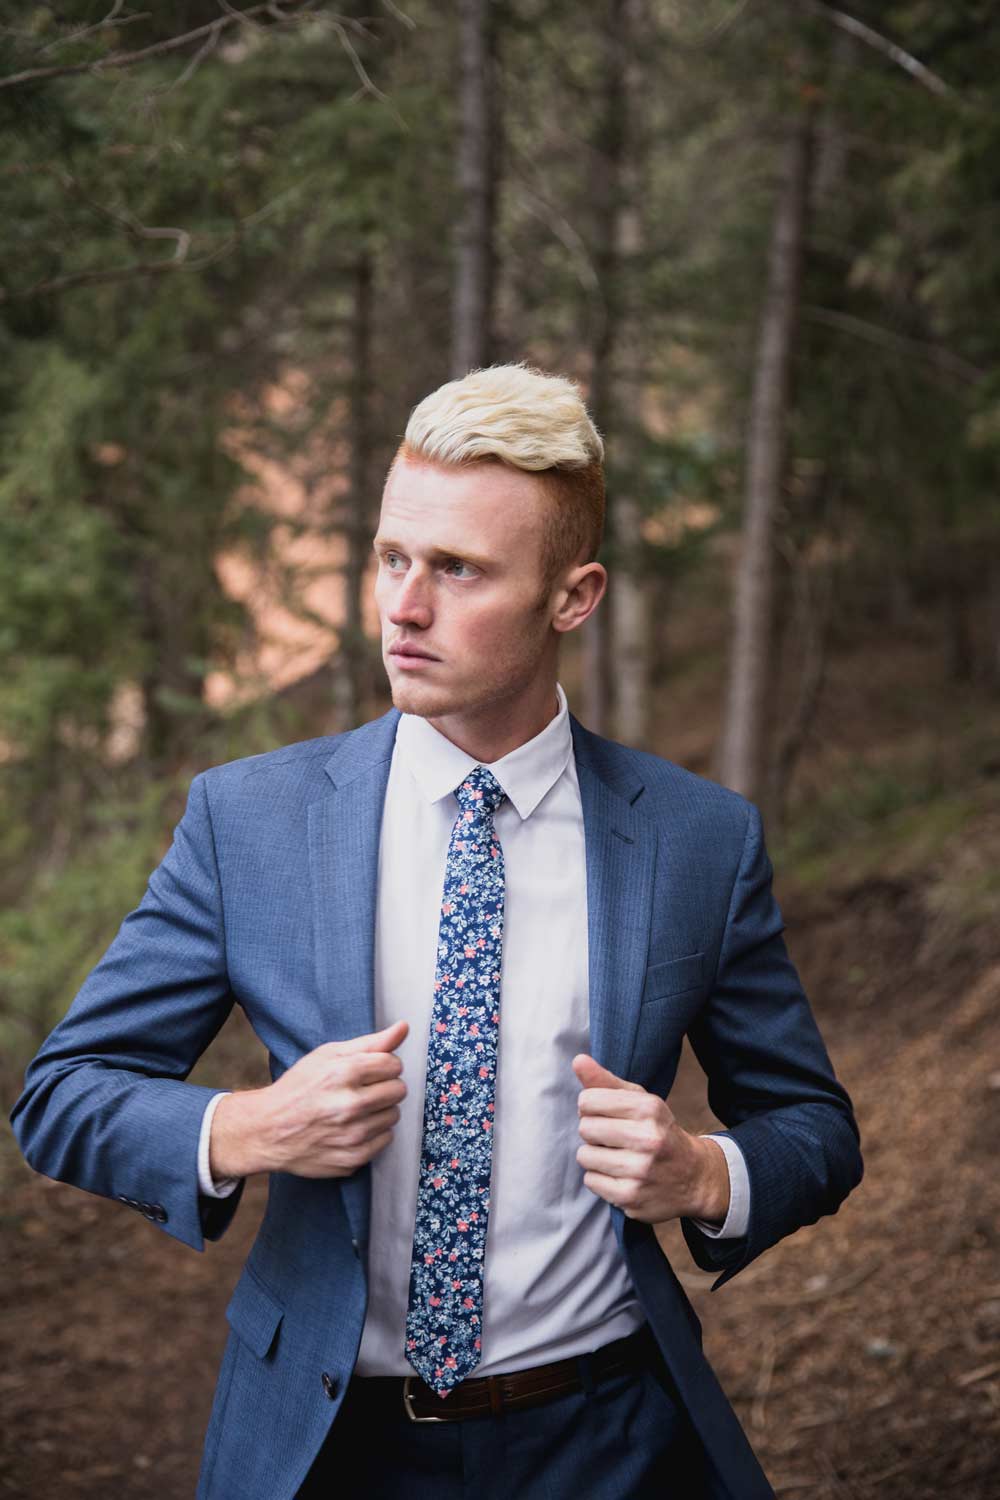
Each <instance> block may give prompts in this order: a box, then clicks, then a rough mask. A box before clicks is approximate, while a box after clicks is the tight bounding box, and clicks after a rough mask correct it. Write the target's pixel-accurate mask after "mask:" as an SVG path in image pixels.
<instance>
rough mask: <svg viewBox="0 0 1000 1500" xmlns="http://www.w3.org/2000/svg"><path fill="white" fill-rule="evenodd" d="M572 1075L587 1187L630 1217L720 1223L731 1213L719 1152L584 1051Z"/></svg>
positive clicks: (656, 1101)
mask: <svg viewBox="0 0 1000 1500" xmlns="http://www.w3.org/2000/svg"><path fill="white" fill-rule="evenodd" d="M573 1072H574V1073H575V1074H576V1076H577V1078H578V1079H579V1080H580V1082H581V1083H582V1084H583V1089H582V1091H581V1093H580V1097H579V1099H578V1101H577V1103H578V1107H579V1110H580V1135H581V1136H582V1137H583V1141H584V1144H583V1145H582V1146H581V1147H580V1148H579V1150H578V1151H577V1153H576V1159H577V1161H578V1162H579V1163H580V1165H581V1167H583V1168H585V1171H584V1174H583V1181H584V1184H585V1186H587V1187H588V1188H590V1190H591V1192H592V1193H596V1194H597V1196H598V1197H599V1198H604V1199H605V1200H606V1201H607V1202H608V1203H613V1204H615V1205H616V1206H617V1207H618V1208H621V1209H623V1210H624V1212H625V1216H626V1218H629V1219H642V1220H643V1221H644V1222H645V1223H647V1224H658V1223H661V1222H662V1221H663V1220H665V1219H679V1218H681V1217H684V1218H691V1219H704V1220H706V1221H707V1222H709V1223H712V1222H713V1221H716V1222H718V1223H720V1224H721V1223H722V1222H723V1220H724V1219H725V1217H726V1213H727V1211H728V1208H729V1168H728V1167H727V1165H726V1158H725V1154H724V1153H723V1150H722V1148H721V1146H719V1145H717V1143H716V1142H715V1141H713V1140H711V1139H709V1137H707V1136H697V1135H689V1134H688V1132H687V1131H686V1130H682V1129H681V1127H680V1126H679V1125H678V1123H677V1121H676V1120H675V1119H674V1115H673V1111H672V1110H671V1109H670V1107H669V1105H668V1104H667V1102H666V1100H664V1099H660V1098H659V1097H658V1096H657V1095H656V1094H650V1093H648V1092H647V1090H646V1089H644V1088H642V1087H641V1086H640V1085H639V1084H638V1083H629V1082H628V1081H627V1079H624V1078H618V1077H616V1075H615V1074H614V1073H609V1072H608V1070H607V1068H602V1067H601V1065H600V1063H598V1062H595V1061H594V1059H593V1058H592V1057H588V1055H587V1054H586V1053H585V1052H580V1053H578V1054H577V1056H576V1057H574V1059H573Z"/></svg>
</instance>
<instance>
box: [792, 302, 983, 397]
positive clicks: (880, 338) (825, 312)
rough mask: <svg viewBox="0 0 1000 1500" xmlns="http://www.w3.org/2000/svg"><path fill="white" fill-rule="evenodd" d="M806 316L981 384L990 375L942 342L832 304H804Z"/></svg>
mask: <svg viewBox="0 0 1000 1500" xmlns="http://www.w3.org/2000/svg"><path fill="white" fill-rule="evenodd" d="M802 316H803V318H806V319H807V320H808V321H809V322H810V323H823V324H825V326H826V327H827V328H836V329H839V330H840V332H841V333H851V334H854V336H855V337H856V338H860V339H864V340H865V341H866V342H867V343H869V344H878V345H879V346H880V347H881V348H883V349H892V350H894V351H895V352H896V353H897V354H912V355H916V357H917V358H918V359H922V360H924V361H925V362H926V363H927V364H931V365H936V366H937V368H938V369H939V370H945V371H947V373H948V374H949V375H954V376H956V377H957V378H958V379H959V380H963V381H965V383H966V384H967V385H977V384H978V383H979V381H980V380H984V379H985V378H986V371H985V370H982V369H980V368H979V366H978V365H974V364H972V362H971V361H970V360H967V359H963V358H962V356H961V355H960V354H955V353H953V352H952V350H951V349H942V348H941V347H940V345H938V344H927V343H925V342H924V341H923V340H922V339H911V338H908V337H907V335H906V334H902V333H894V332H893V331H892V329H891V328H881V327H880V326H879V325H878V324H877V323H868V322H866V321H865V319H864V318H856V317H855V316H854V315H853V314H852V313H845V312H837V311H835V310H834V309H833V308H829V307H803V309H802Z"/></svg>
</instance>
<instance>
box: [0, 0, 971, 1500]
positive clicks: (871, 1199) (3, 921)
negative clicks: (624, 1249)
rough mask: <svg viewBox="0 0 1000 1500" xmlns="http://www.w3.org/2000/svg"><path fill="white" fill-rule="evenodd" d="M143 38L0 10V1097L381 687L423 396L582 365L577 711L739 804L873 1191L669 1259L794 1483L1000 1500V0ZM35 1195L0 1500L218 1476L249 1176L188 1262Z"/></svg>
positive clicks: (6, 1399)
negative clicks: (116, 950) (263, 781)
mask: <svg viewBox="0 0 1000 1500" xmlns="http://www.w3.org/2000/svg"><path fill="white" fill-rule="evenodd" d="M140 5H141V0H133V3H129V4H126V3H124V0H101V3H100V4H89V3H72V0H67V3H63V4H52V5H49V4H32V3H28V4H20V5H17V6H15V5H13V4H11V3H9V0H4V3H2V4H0V121H2V128H3V140H4V150H3V154H2V160H0V184H2V195H3V203H2V213H0V266H2V290H0V459H2V462H0V657H2V672H0V799H2V818H0V851H2V868H0V1084H2V1087H3V1099H4V1104H5V1111H8V1110H9V1109H10V1107H11V1105H12V1104H13V1101H14V1099H15V1098H16V1097H17V1094H18V1092H19V1090H20V1082H21V1076H22V1072H23V1068H24V1065H25V1063H26V1062H27V1060H28V1059H29V1058H30V1057H31V1056H32V1054H33V1053H34V1051H35V1049H36V1048H37V1047H38V1045H39V1044H40V1042H41V1041H42V1039H43V1038H44V1037H45V1035H46V1034H47V1032H48V1031H49V1030H50V1028H51V1027H52V1025H53V1024H54V1023H55V1022H56V1021H57V1020H58V1018H59V1017H60V1016H61V1015H62V1014H63V1012H64V1011H65V1010H66V1008H67V1007H68V1005H69V1003H70V1001H71V1000H72V998H73V996H74V994H75V993H76V990H77V988H78V987H79V985H80V983H81V982H82V980H83V979H84V977H85V976H86V974H87V973H88V971H89V970H90V968H91V967H92V966H93V965H94V963H96V961H97V960H98V959H99V957H100V956H101V954H102V953H103V951H104V949H105V948H106V946H107V944H108V943H109V942H110V940H111V938H112V937H113V936H114V934H115V932H116V931H117V928H118V924H119V923H120V921H121V919H122V917H123V916H124V915H125V913H126V912H127V911H128V910H130V909H131V908H132V907H134V906H135V905H136V904H137V902H138V901H139V899H140V897H141V895H142V893H143V890H144V887H145V882H146V878H147V876H148V874H149V872H150V870H151V869H152V868H153V867H154V866H155V864H156V863H157V862H158V861H159V859H160V858H161V857H162V855H163V853H164V851H165V849H166V847H167V845H168V844H169V841H170V836H171V829H172V827H173V825H174V824H175V823H176V821H177V819H178V817H179V815H180V812H181V811H182V809H183V805H184V799H185V795H186V791H187V787H188V785H189V783H190V780H191V778H192V776H193V775H194V774H195V773H196V772H197V771H198V770H200V769H202V768H203V767H205V766H209V765H214V764H218V763H219V762H221V761H225V760H230V759H233V758H235V757H237V756H240V755H245V754H252V753H255V752H258V751H262V750H267V749H270V748H273V747H275V746H277V745H281V744H284V743H287V742H289V741H292V740H297V739H305V738H309V737H311V736H313V735H322V734H330V733H334V732H336V731H338V730H340V729H343V728H347V727H350V726H351V725H353V724H356V723H359V722H362V721H363V720H364V719H366V718H369V717H371V716H372V715H374V714H376V713H378V712H381V711H382V710H383V709H384V708H385V707H386V706H387V705H388V698H387V693H386V683H385V678H384V675H383V672H382V670H381V664H380V655H379V651H378V645H377V637H376V632H375V628H374V625H375V621H374V612H373V609H372V605H371V600H370V585H371V574H370V560H371V536H372V533H373V530H374V523H375V519H376V517H377V513H378V506H379V499H380V492H381V486H382V482H383V478H384V474H385V470H386V467H387V464H388V461H389V459H390V457H391V455H392V453H393V451H394V449H395V447H396V445H397V443H398V441H399V439H400V436H401V434H402V430H403V428H404V426H405V422H406V418H407V415H408V413H409V410H410V408H411V407H412V405H413V404H414V403H415V402H416V401H417V400H419V399H420V398H421V397H422V396H423V395H425V394H426V393H427V392H428V391H430V390H431V389H433V388H434V387H435V386H437V385H438V384H440V383H441V382H442V381H444V380H446V379H448V378H449V377H451V376H452V375H457V374H462V373H464V372H465V371H466V370H468V369H469V368H471V367H473V366H476V365H481V364H490V363H498V362H508V361H513V360H526V361H528V362H529V363H532V364H536V365H538V366H540V367H542V368H544V369H547V370H552V371H557V372H560V373H565V374H569V375H572V376H574V377H576V378H577V379H579V380H580V382H581V384H582V385H583V387H584V390H585V392H586V394H587V398H588V401H589V404H590V407H591V410H592V412H593V414H594V417H595V420H596V421H597V423H598V425H599V427H600V429H601V431H602V432H603V434H604V436H605V439H606V443H607V450H608V485H609V525H608V534H607V540H606V544H605V547H604V550H603V552H602V559H603V560H604V561H606V562H607V564H608V566H609V568H610V570H611V574H612V586H611V590H610V594H609V598H608V601H607V605H606V607H604V608H603V611H602V613H601V615H600V618H599V620H598V622H597V628H595V629H594V630H593V631H590V632H589V633H588V634H586V635H585V636H584V638H583V639H580V640H575V639H573V640H571V641H570V642H568V643H567V645H568V649H567V650H566V656H565V661H564V665H563V674H562V676H563V681H564V683H565V685H566V687H567V691H568V693H569V696H570V702H571V706H572V707H573V709H574V711H575V712H576V713H577V715H578V716H579V717H580V718H581V719H582V720H583V721H584V722H585V723H586V724H588V725H589V727H591V728H593V729H596V730H599V731H601V732H603V733H605V734H609V735H612V736H613V737H615V738H619V739H622V740H624V741H626V742H627V743H630V744H634V745H639V746H644V747H647V748H650V749H654V750H656V751H657V752H659V753H660V754H662V755H666V756H668V757H670V758H671V759H674V760H677V761H679V762H681V763H682V764H684V765H686V766H688V767H690V768H691V769H692V770H694V771H696V772H699V773H700V774H702V775H707V776H710V777H712V778H714V779H716V780H719V781H722V782H724V783H726V784H727V785H730V786H733V787H736V788H737V789H739V790H740V791H742V792H744V793H745V794H746V795H748V796H750V797H751V798H753V799H754V800H755V801H756V802H757V803H758V804H759V805H760V807H761V808H762V810H763V812H764V816H765V826H766V828H767V836H768V845H769V848H770V850H771V854H772V858H773V860H774V864H775V869H776V890H777V893H778V897H779V900H780V903H781V906H782V911H783V914H784V917H785V921H786V924H787V931H786V940H787V942H788V945H789V948H790V951H791V953H792V956H793V958H794V959H795V961H796V963H797V965H798V967H799V969H800V972H801V974H802V976H803V980H804V982H805V984H806V988H807V990H808V992H809V993H810V996H811V997H812V1000H813V1004H814V1007H815V1010H816V1012H817V1015H818V1018H819V1021H820V1024H821V1027H822V1029H823V1032H824V1035H825V1037H826V1039H827V1042H828V1045H829V1048H830V1051H831V1054H832V1057H833V1060H834V1063H835V1065H836V1067H837V1070H838V1072H839V1074H840V1076H841V1078H842V1079H843V1081H844V1083H845V1084H846V1085H847V1087H848V1089H849V1090H850V1092H851V1094H852V1096H853V1098H854V1101H855V1104H856V1107H857V1112H858V1116H859V1120H860V1123H861V1128H862V1137H863V1145H864V1147H865V1156H866V1164H867V1173H866V1178H865V1181H864V1183H863V1185H862V1187H861V1188H860V1189H859V1190H858V1191H857V1192H856V1193H855V1194H854V1195H853V1196H852V1197H851V1199H850V1200H849V1201H848V1203H847V1204H846V1205H845V1206H844V1208H843V1209H842V1210H841V1211H840V1213H838V1214H837V1215H836V1216H835V1218H833V1219H830V1220H826V1221H825V1222H823V1223H821V1224H820V1225H819V1226H817V1227H814V1228H809V1229H806V1230H803V1231H801V1232H800V1233H799V1234H797V1235H795V1236H793V1237H792V1238H791V1239H789V1240H787V1241H785V1242H784V1243H783V1244H782V1245H781V1246H779V1247H777V1248H776V1249H774V1250H772V1251H771V1252H770V1253H769V1254H768V1255H767V1256H766V1257H764V1258H762V1259H761V1260H760V1261H758V1262H756V1263H755V1264H754V1266H752V1267H751V1268H750V1269H749V1270H748V1271H747V1272H745V1273H744V1274H743V1275H741V1276H740V1277H739V1278H737V1280H736V1281H735V1282H734V1283H733V1284H732V1285H729V1286H727V1287H726V1288H725V1289H724V1291H722V1292H721V1293H720V1294H719V1295H718V1296H714V1297H711V1296H710V1295H709V1293H708V1286H709V1284H710V1279H709V1278H707V1277H705V1276H703V1275H702V1273H700V1272H698V1271H697V1270H696V1269H695V1267H694V1266H693V1263H692V1262H691V1260H690V1257H689V1256H688V1255H687V1252H686V1249H685V1248H684V1246H683V1243H682V1241H681V1240H680V1237H679V1236H678V1235H676V1234H675V1233H674V1231H673V1229H670V1228H667V1229H665V1230H664V1231H663V1235H662V1241H663V1245H664V1249H665V1251H666V1253H667V1254H669V1255H670V1257H671V1259H672V1261H673V1263H674V1264H675V1266H676V1267H677V1269H678V1271H679V1273H680V1275H681V1277H682V1279H683V1280H684V1282H685V1284H686V1286H687V1287H688V1288H689V1290H690V1293H691V1296H692V1298H693V1300H694V1302H695V1305H696V1307H697V1309H698V1311H699V1313H700V1314H701V1316H702V1318H703V1320H704V1322H705V1325H706V1347H707V1348H708V1351H709V1353H710V1356H711V1358H712V1360H713V1363H714V1364H715V1367H716V1369H717V1370H718V1372H719V1374H720V1377H721V1378H722V1380H723V1383H724V1385H725V1386H726V1388H727V1390H728V1391H729V1393H730V1395H731V1397H732V1399H733V1400H734V1402H735V1404H736V1407H737V1410H738V1412H739V1414H740V1417H741V1419H742V1421H743V1422H744V1424H745V1425H746V1427H747V1430H748V1433H749V1435H750V1438H751V1441H752V1442H753V1444H754V1446H755V1448H756V1449H757V1451H758V1453H759V1454H760V1456H761V1458H762V1460H763V1462H764V1464H765V1466H766V1468H767V1470H768V1473H769V1475H770V1477H771V1479H772V1482H773V1484H774V1485H775V1488H776V1489H777V1491H778V1493H779V1494H780V1495H781V1496H782V1497H789V1500H794V1497H799V1496H802V1497H808V1500H812V1497H830V1500H843V1497H856V1500H868V1497H874V1496H876V1495H877V1496H879V1497H889V1500H897V1497H898V1500H935V1497H941V1496H948V1495H962V1496H963V1497H965V1500H989V1497H997V1496H1000V1442H998V1440H1000V1257H998V1253H997V1247H998V1238H1000V1234H998V1211H1000V1182H998V1176H997V1172H996V1156H997V1150H998V1147H1000V1127H998V1108H1000V1051H998V1041H1000V1024H998V1001H1000V489H998V478H1000V462H998V460H1000V317H998V305H1000V92H998V77H1000V5H998V4H997V3H995V0H951V3H940V0H937V3H931V0H899V3H892V0H883V3H880V4H875V3H874V0H857V3H856V4H853V5H852V7H851V9H850V11H849V12H846V11H842V10H839V9H837V8H835V7H833V6H831V5H827V4H824V3H821V0H768V3H764V0H701V3H699V4H694V3H684V0H595V3H594V4H592V5H579V4H569V3H567V0H547V3H542V0H492V3H491V0H456V3H454V4H443V5H442V4H431V3H430V0H399V3H396V0H381V3H379V0H368V3H367V4H366V5H355V4H353V3H352V0H343V3H342V4H340V5H338V6H337V7H335V8H334V7H331V6H329V5H326V4H323V3H319V0H316V3H312V4H310V3H296V0H274V3H270V4H251V3H247V4H244V5H242V6H241V7H237V5H236V4H234V3H233V4H231V3H229V0H183V3H176V4H172V5H170V6H152V7H149V8H147V9H141V8H140ZM193 1076H194V1077H195V1078H196V1079H197V1081H200V1082H207V1083H212V1084H213V1085H225V1086H227V1087H232V1086H237V1085H246V1084H254V1083H264V1082H266V1081H267V1072H266V1065H265V1060H264V1058H263V1055H262V1050H261V1048H260V1046H259V1044H258V1043H257V1042H256V1039H255V1038H254V1037H253V1035H252V1033H251V1032H250V1031H249V1028H248V1027H247V1026H246V1023H245V1022H244V1020H243V1018H242V1015H241V1013H240V1012H239V1011H238V1010H237V1011H236V1012H235V1013H234V1015H233V1017H232V1019H231V1020H230V1022H229V1023H227V1026H226V1027H225V1029H224V1030H223V1032H222V1033H221V1035H220V1036H219V1038H218V1039H217V1041H216V1042H215V1044H214V1045H213V1047H212V1049H211V1051H210V1053H209V1055H207V1056H206V1058H205V1059H204V1060H203V1061H202V1062H200V1063H199V1064H198V1067H197V1069H196V1072H195V1074H194V1075H193ZM671 1104H672V1105H673V1107H674V1109H675V1112H676V1113H677V1114H678V1116H679V1117H680V1118H681V1120H682V1123H684V1124H686V1125H687V1126H688V1127H689V1128H692V1129H694V1128H704V1127H705V1126H706V1125H707V1124H709V1123H710V1117H709V1116H708V1114H707V1111H706V1106H705V1104H704V1087H703V1080H702V1078H701V1075H700V1074H699V1072H698V1070H697V1067H696V1065H691V1064H686V1065H685V1068H684V1069H683V1070H682V1074H681V1077H680V1079H679V1081H678V1084H677V1087H676V1089H675V1091H674V1094H673V1095H672V1096H671ZM0 1174H2V1176H0V1188H2V1191H0V1230H2V1235H3V1259H4V1264H5V1275H4V1277H3V1278H2V1283H0V1307H2V1316H3V1327H4V1331H5V1335H6V1338H5V1344H6V1351H7V1352H6V1357H5V1359H4V1360H3V1362H2V1365H0V1431H2V1433H3V1436H2V1437H0V1492H2V1493H8V1494H13V1495H21V1496H42V1495H48V1494H50V1493H58V1494H60V1495H65V1496H88V1497H103V1496H105V1495H107V1494H110V1493H114V1494H115V1495H116V1496H118V1497H130V1496H133V1495H134V1496H139V1495H145V1494H146V1493H147V1492H148V1490H149V1488H150V1486H151V1485H155V1486H156V1489H157V1491H158V1493H159V1495H160V1496H161V1497H162V1500H174V1497H176V1500H180V1497H183V1496H188V1495H190V1494H192V1493H193V1490H194V1482H195V1475H196V1472H197V1466H198V1459H199V1454H200V1447H201V1440H202V1437H203V1435H204V1428H205V1424H206V1422H207V1419H208V1411H209V1405H210V1402H211V1394H212V1387H213V1383H214V1377H215V1373H216V1369H217V1366H218V1361H219V1358H220V1356H221V1351H222V1346H223V1343H224V1339H225V1334H226V1331H227V1328H226V1324H225V1320H224V1318H223V1316H222V1314H223V1309H224V1307H225V1304H226V1302H227V1300H228V1296H229V1292H230V1290H231V1287H232V1284H233V1282H234V1281H235V1279H236V1275H237V1273H238V1270H239V1267H240V1265H241V1264H242V1260H243V1258H244V1256H245V1254H246V1251H247V1249H248V1247H249V1244H250V1242H251V1240H252V1237H253V1233H254V1229H255V1226H256V1223H257V1222H259V1218H260V1214H261V1211H262V1206H263V1194H264V1192H265V1184H263V1183H262V1182H261V1181H260V1180H259V1179H255V1180H254V1181H253V1182H252V1183H251V1184H250V1187H249V1189H248V1192H247V1194H246V1196H245V1198H244V1200H243V1204H242V1206H241V1211H240V1213H239V1215H238V1216H237V1220H236V1222H235V1223H234V1225H233V1228H232V1229H231V1230H230V1232H229V1233H228V1234H227V1236H226V1237H225V1239H224V1240H223V1241H222V1242H220V1243H219V1244H217V1245H212V1246H210V1247H209V1250H208V1253H207V1254H206V1255H204V1256H194V1255H192V1254H191V1253H190V1251H188V1250H187V1249H186V1248H185V1247H183V1246H181V1245H180V1244H179V1243H178V1242H176V1241H174V1240H172V1239H170V1238H169V1237H168V1236H166V1235H163V1234H156V1233H155V1232H154V1227H153V1226H151V1225H149V1224H147V1223H145V1222H144V1221H141V1220H138V1219H137V1216H136V1215H134V1214H129V1213H126V1212H124V1211H123V1208H122V1206H121V1205H118V1204H113V1203H110V1202H105V1201H102V1200H98V1199H95V1198H92V1197H89V1196H88V1195H86V1194H83V1193H81V1192H79V1191H78V1190H76V1189H73V1188H70V1187H67V1186H65V1185H61V1184H55V1183H53V1182H50V1181H49V1180H48V1179H43V1178H40V1177H38V1176H36V1175H35V1174H33V1173H32V1172H31V1171H30V1169H29V1168H28V1167H27V1166H26V1165H25V1164H24V1162H23V1161H22V1160H21V1158H20V1156H19V1155H18V1153H17V1150H16V1147H15V1145H14V1142H13V1138H12V1136H11V1133H10V1131H9V1129H8V1130H6V1131H5V1132H4V1133H3V1134H2V1136H0Z"/></svg>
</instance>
